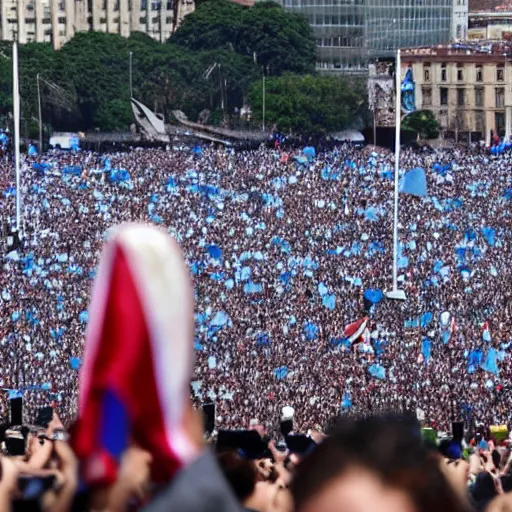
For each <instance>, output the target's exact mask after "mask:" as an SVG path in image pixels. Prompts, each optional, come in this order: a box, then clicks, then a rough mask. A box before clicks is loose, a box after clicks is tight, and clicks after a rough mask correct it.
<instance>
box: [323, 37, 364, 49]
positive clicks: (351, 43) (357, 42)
mask: <svg viewBox="0 0 512 512" xmlns="http://www.w3.org/2000/svg"><path fill="white" fill-rule="evenodd" d="M362 44H363V40H362V37H350V36H336V37H323V38H319V39H316V46H320V47H328V48H329V47H334V48H360V47H361V46H362Z"/></svg>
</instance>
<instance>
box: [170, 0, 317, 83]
mask: <svg viewBox="0 0 512 512" xmlns="http://www.w3.org/2000/svg"><path fill="white" fill-rule="evenodd" d="M169 42H170V43H175V44H178V45H180V46H183V47H186V48H188V49H190V50H194V51H209V50H213V49H226V50H232V51H234V52H236V53H238V54H240V55H243V56H246V57H249V58H251V59H252V58H254V57H256V59H257V65H258V66H259V67H260V68H263V69H265V70H266V73H268V74H270V75H280V74H282V73H284V72H292V73H312V72H314V69H315V60H316V50H315V42H314V39H313V35H312V31H311V28H310V26H309V23H308V22H307V20H306V18H304V17H303V16H300V15H298V14H294V13H291V12H288V11H286V10H285V9H283V8H282V7H281V6H280V5H279V4H277V3H275V2H272V1H264V2H258V3H256V4H255V5H254V7H250V8H249V7H243V6H241V5H238V4H235V3H233V2H230V1H228V0H210V1H208V2H204V3H202V4H201V5H199V7H198V8H197V10H196V11H195V12H194V13H192V14H190V15H188V16H187V17H186V18H185V20H184V22H183V24H182V26H181V27H180V28H179V29H178V30H177V31H176V33H175V34H174V35H173V36H172V37H171V38H170V39H169Z"/></svg>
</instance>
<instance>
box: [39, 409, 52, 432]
mask: <svg viewBox="0 0 512 512" xmlns="http://www.w3.org/2000/svg"><path fill="white" fill-rule="evenodd" d="M52 419H53V407H50V406H47V407H41V408H40V409H39V411H37V418H36V422H35V424H36V425H37V426H38V427H44V428H48V425H49V424H50V422H51V421H52Z"/></svg>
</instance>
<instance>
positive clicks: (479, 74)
mask: <svg viewBox="0 0 512 512" xmlns="http://www.w3.org/2000/svg"><path fill="white" fill-rule="evenodd" d="M483 80H484V70H483V68H482V66H477V67H476V81H477V82H483Z"/></svg>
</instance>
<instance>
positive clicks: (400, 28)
mask: <svg viewBox="0 0 512 512" xmlns="http://www.w3.org/2000/svg"><path fill="white" fill-rule="evenodd" d="M281 2H282V3H283V6H284V7H285V8H287V9H289V10H291V11H294V12H297V13H300V14H303V15H304V16H306V18H307V19H308V21H309V24H310V25H311V27H312V29H313V34H314V37H315V40H316V46H317V68H318V70H319V71H323V72H327V73H329V72H332V73H336V72H341V71H343V72H365V71H367V69H368V61H369V59H374V58H378V57H388V56H392V55H394V54H395V52H396V50H397V49H398V48H410V47H414V46H430V45H432V44H438V43H447V42H449V40H450V30H451V17H452V10H453V4H454V0H281Z"/></svg>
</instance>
